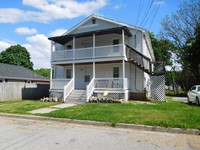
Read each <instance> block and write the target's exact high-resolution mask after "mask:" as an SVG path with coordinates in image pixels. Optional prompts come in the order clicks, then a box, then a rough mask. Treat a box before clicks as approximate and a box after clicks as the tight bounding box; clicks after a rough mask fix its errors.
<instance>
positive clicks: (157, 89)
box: [150, 75, 165, 101]
mask: <svg viewBox="0 0 200 150" xmlns="http://www.w3.org/2000/svg"><path fill="white" fill-rule="evenodd" d="M150 79H151V85H150V86H151V96H152V99H153V100H154V101H165V75H159V76H150Z"/></svg>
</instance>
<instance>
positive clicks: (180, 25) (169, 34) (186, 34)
mask: <svg viewBox="0 0 200 150" xmlns="http://www.w3.org/2000/svg"><path fill="white" fill-rule="evenodd" d="M199 22H200V1H199V0H190V1H185V2H183V3H182V4H181V5H180V7H179V9H178V10H177V11H176V12H175V13H172V14H171V16H166V17H165V18H164V19H163V20H162V22H161V24H162V30H161V32H160V35H161V37H162V38H164V39H168V40H170V41H172V42H173V43H174V44H175V45H176V46H177V47H178V48H179V49H177V51H176V55H177V56H178V58H179V61H178V62H179V63H181V64H182V65H184V62H183V61H184V56H185V51H184V49H183V47H184V46H185V43H186V42H187V41H188V39H192V38H194V36H195V30H196V28H197V25H198V23H199Z"/></svg>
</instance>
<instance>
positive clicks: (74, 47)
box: [73, 36, 76, 60]
mask: <svg viewBox="0 0 200 150" xmlns="http://www.w3.org/2000/svg"><path fill="white" fill-rule="evenodd" d="M75 44H76V42H75V36H73V60H74V59H75V49H76V46H75Z"/></svg>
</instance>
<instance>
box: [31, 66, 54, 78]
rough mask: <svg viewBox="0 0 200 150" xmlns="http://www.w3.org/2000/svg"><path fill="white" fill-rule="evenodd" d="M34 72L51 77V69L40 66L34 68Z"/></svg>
mask: <svg viewBox="0 0 200 150" xmlns="http://www.w3.org/2000/svg"><path fill="white" fill-rule="evenodd" d="M34 72H35V73H37V74H40V75H41V76H44V77H48V78H50V69H45V68H40V69H36V70H34Z"/></svg>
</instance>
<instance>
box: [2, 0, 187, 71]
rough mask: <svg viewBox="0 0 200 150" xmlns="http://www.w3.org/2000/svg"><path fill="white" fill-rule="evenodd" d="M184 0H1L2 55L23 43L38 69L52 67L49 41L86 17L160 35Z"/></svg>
mask: <svg viewBox="0 0 200 150" xmlns="http://www.w3.org/2000/svg"><path fill="white" fill-rule="evenodd" d="M183 1H184V0H1V1H0V52H1V51H2V50H5V49H6V48H8V47H9V46H11V45H15V44H20V45H22V46H24V47H26V48H27V50H28V51H29V53H30V54H31V58H32V61H33V63H34V68H35V69H36V68H42V67H43V68H49V67H50V51H51V50H50V41H49V40H48V39H47V38H48V37H50V36H56V35H61V34H62V33H64V32H65V31H67V30H69V29H70V28H72V27H73V26H74V25H76V24H77V23H79V22H80V21H82V20H83V19H85V18H86V17H87V16H89V15H91V14H97V15H101V16H105V17H107V18H110V19H114V20H116V21H121V22H124V23H128V24H132V25H137V26H139V27H143V28H145V29H147V30H150V31H151V32H153V33H155V34H158V33H159V30H160V29H161V25H160V22H161V20H162V19H163V18H164V17H165V16H166V15H170V14H171V13H172V12H175V11H176V10H177V9H178V6H179V5H180V3H182V2H183ZM154 16H155V17H154ZM153 18H154V19H153Z"/></svg>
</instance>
